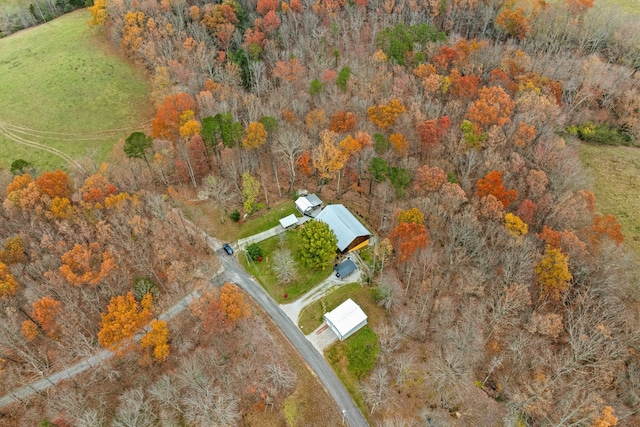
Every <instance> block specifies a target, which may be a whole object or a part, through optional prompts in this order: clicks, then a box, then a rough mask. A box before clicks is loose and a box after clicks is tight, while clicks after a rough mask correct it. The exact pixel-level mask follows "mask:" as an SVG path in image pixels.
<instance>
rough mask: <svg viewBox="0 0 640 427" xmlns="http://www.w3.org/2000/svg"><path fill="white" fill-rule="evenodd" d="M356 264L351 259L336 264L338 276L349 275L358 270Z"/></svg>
mask: <svg viewBox="0 0 640 427" xmlns="http://www.w3.org/2000/svg"><path fill="white" fill-rule="evenodd" d="M356 269H357V267H356V264H355V263H354V262H353V261H351V260H350V259H345V260H344V261H342V262H341V263H340V264H338V265H336V267H335V268H334V270H335V271H336V273H338V275H339V276H338V277H347V276H348V275H350V274H351V273H353V272H354V271H356Z"/></svg>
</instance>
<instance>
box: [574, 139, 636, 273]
mask: <svg viewBox="0 0 640 427" xmlns="http://www.w3.org/2000/svg"><path fill="white" fill-rule="evenodd" d="M580 157H581V159H582V163H583V164H584V166H585V167H586V169H587V171H588V172H589V174H590V175H591V176H592V177H593V193H594V194H595V196H596V209H597V210H598V212H599V213H601V214H611V215H615V216H616V218H618V222H619V223H620V224H621V225H622V232H623V233H624V236H625V244H626V245H627V247H629V248H630V249H631V250H632V251H633V252H634V253H635V254H636V257H637V258H638V260H640V194H639V193H638V188H640V148H634V147H612V146H602V145H591V144H586V143H581V144H580Z"/></svg>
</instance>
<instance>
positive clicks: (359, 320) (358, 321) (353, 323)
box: [324, 298, 367, 341]
mask: <svg viewBox="0 0 640 427" xmlns="http://www.w3.org/2000/svg"><path fill="white" fill-rule="evenodd" d="M324 320H325V322H327V325H329V327H330V328H331V330H332V331H333V332H335V333H336V335H337V336H338V338H340V341H343V340H345V339H346V338H348V337H350V336H351V335H353V334H354V333H355V332H357V331H358V329H360V328H362V327H363V326H364V325H366V324H367V315H366V314H365V313H364V311H362V309H361V308H360V306H359V305H358V304H356V303H355V302H354V301H353V300H352V299H351V298H349V299H348V300H346V301H345V302H343V303H342V304H340V305H339V306H337V307H336V308H335V309H334V310H333V311H330V312H329V313H326V314H325V315H324Z"/></svg>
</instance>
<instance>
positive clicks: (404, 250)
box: [389, 208, 429, 262]
mask: <svg viewBox="0 0 640 427" xmlns="http://www.w3.org/2000/svg"><path fill="white" fill-rule="evenodd" d="M423 221H424V215H423V214H422V212H420V211H419V210H418V209H416V208H413V209H409V210H406V211H400V212H399V213H398V224H397V225H396V226H395V228H394V229H393V230H392V231H391V233H390V234H389V239H390V240H391V244H392V246H393V248H394V249H395V251H396V252H397V253H398V260H399V261H400V262H405V261H407V259H409V257H411V256H412V255H413V254H414V253H415V252H416V251H417V250H418V249H423V248H426V247H427V244H428V243H429V240H428V238H427V229H426V228H425V226H424V224H423Z"/></svg>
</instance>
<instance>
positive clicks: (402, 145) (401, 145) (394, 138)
mask: <svg viewBox="0 0 640 427" xmlns="http://www.w3.org/2000/svg"><path fill="white" fill-rule="evenodd" d="M389 144H390V145H391V148H393V151H394V152H395V153H396V155H398V156H400V157H404V156H406V155H407V154H408V153H409V141H407V140H406V139H405V137H404V136H403V135H402V134H401V133H392V134H391V135H389Z"/></svg>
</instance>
